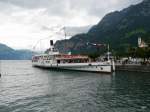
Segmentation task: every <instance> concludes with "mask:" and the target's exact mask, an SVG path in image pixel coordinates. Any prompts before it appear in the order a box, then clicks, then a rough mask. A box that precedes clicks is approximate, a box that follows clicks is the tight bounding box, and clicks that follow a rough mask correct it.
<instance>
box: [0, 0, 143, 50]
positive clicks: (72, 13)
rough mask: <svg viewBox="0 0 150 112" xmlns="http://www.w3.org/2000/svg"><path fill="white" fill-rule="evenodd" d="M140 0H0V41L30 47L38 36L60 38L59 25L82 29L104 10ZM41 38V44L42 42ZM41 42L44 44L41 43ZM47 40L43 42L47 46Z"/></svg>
mask: <svg viewBox="0 0 150 112" xmlns="http://www.w3.org/2000/svg"><path fill="white" fill-rule="evenodd" d="M141 1H142V0H80V1H79V0H0V18H1V19H0V42H1V43H5V44H8V45H10V46H11V47H14V48H31V46H33V45H34V44H35V43H36V42H37V41H38V40H39V39H42V38H47V37H49V36H50V35H53V37H50V38H48V39H47V40H46V41H48V40H49V39H54V40H57V39H61V37H62V36H63V35H56V34H54V30H55V31H56V32H57V31H59V29H60V28H62V27H63V26H68V28H67V30H68V31H69V32H71V34H75V33H78V32H79V33H81V32H86V31H87V30H88V29H89V27H87V26H91V25H93V24H96V23H98V22H99V21H100V19H101V18H102V17H103V16H104V15H105V14H107V13H108V12H111V11H114V10H121V9H123V8H125V7H127V6H129V5H131V4H135V3H138V2H141ZM46 41H45V43H46ZM45 43H44V44H45ZM48 44H49V42H47V43H46V45H48Z"/></svg>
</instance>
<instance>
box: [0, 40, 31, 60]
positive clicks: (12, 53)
mask: <svg viewBox="0 0 150 112" xmlns="http://www.w3.org/2000/svg"><path fill="white" fill-rule="evenodd" d="M32 54H33V53H32V52H31V51H30V50H14V49H12V48H11V47H8V46H6V45H5V44H1V43H0V60H30V59H31V58H32Z"/></svg>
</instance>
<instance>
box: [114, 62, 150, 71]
mask: <svg viewBox="0 0 150 112" xmlns="http://www.w3.org/2000/svg"><path fill="white" fill-rule="evenodd" d="M116 71H133V72H150V65H129V64H128V65H116Z"/></svg>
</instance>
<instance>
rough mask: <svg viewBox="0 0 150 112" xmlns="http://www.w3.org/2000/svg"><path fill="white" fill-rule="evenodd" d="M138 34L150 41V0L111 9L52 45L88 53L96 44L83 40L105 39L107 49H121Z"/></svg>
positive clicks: (119, 50) (117, 50)
mask: <svg viewBox="0 0 150 112" xmlns="http://www.w3.org/2000/svg"><path fill="white" fill-rule="evenodd" d="M138 37H142V39H143V40H145V41H146V42H148V43H150V0H143V2H141V3H139V4H136V5H131V6H130V7H128V8H125V9H123V10H121V11H115V12H111V13H109V14H107V15H106V16H104V17H103V19H102V20H101V21H100V22H99V23H98V24H97V25H95V26H93V27H92V28H91V29H90V30H89V31H88V32H87V33H84V34H77V35H75V36H73V37H72V38H70V39H68V40H66V41H65V40H61V41H57V42H56V44H55V47H56V48H57V49H59V51H61V52H65V51H67V52H68V51H71V52H72V53H89V52H96V48H94V47H93V46H88V45H87V42H91V43H105V44H108V43H109V44H110V47H111V50H113V51H115V52H125V51H126V50H127V48H128V47H130V46H137V40H138Z"/></svg>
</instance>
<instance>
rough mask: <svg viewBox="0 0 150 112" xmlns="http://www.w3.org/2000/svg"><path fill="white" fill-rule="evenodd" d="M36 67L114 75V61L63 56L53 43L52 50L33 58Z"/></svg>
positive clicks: (69, 55) (83, 56) (81, 56)
mask: <svg viewBox="0 0 150 112" xmlns="http://www.w3.org/2000/svg"><path fill="white" fill-rule="evenodd" d="M32 65H33V66H34V67H40V68H47V69H56V70H58V69H60V70H73V71H84V72H102V73H112V72H113V68H114V67H113V66H112V65H114V64H112V61H111V60H110V59H108V60H107V61H104V62H101V61H92V60H91V59H90V58H89V57H88V56H85V55H72V54H62V53H59V51H58V50H56V49H55V48H54V45H53V41H52V40H51V41H50V48H49V49H48V50H47V51H46V52H45V53H43V54H40V55H35V56H33V57H32Z"/></svg>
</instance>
